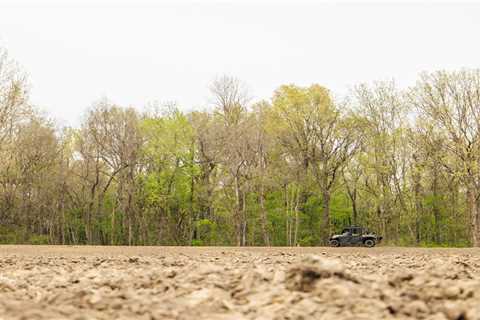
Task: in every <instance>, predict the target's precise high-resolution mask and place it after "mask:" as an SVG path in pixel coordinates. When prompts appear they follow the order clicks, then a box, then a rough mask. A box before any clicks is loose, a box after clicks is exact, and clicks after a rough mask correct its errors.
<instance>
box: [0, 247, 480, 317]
mask: <svg viewBox="0 0 480 320" xmlns="http://www.w3.org/2000/svg"><path fill="white" fill-rule="evenodd" d="M0 319H85V320H86V319H232V320H233V319H357V320H358V319H432V320H433V319H438V320H443V319H452V320H467V319H468V320H474V319H480V250H479V249H411V248H388V247H379V248H373V249H367V248H320V247H319V248H192V247H91V246H88V247H72V246H0Z"/></svg>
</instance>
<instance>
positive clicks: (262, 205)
mask: <svg viewBox="0 0 480 320" xmlns="http://www.w3.org/2000/svg"><path fill="white" fill-rule="evenodd" d="M259 202H260V221H261V224H262V235H263V244H264V245H265V246H267V247H269V246H270V237H269V235H268V230H267V220H268V218H267V209H266V208H265V188H264V186H263V183H262V184H261V185H260V195H259Z"/></svg>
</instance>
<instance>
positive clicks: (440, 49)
mask: <svg viewBox="0 0 480 320" xmlns="http://www.w3.org/2000/svg"><path fill="white" fill-rule="evenodd" d="M119 3H120V5H119ZM154 3H155V4H154ZM278 3H279V2H275V1H264V2H262V1H247V2H242V1H238V2H237V3H234V2H231V1H210V2H209V1H202V2H198V1H195V2H190V1H169V2H159V1H156V2H153V1H134V0H131V1H126V0H124V1H108V0H103V1H102V0H97V1H93V0H92V1H82V2H80V1H40V0H37V1H20V2H19V1H8V0H0V45H1V46H4V47H6V48H7V49H8V50H9V52H10V55H11V56H12V57H13V58H15V59H16V60H17V61H18V62H19V63H20V64H21V65H22V66H23V68H24V69H25V70H26V71H27V72H28V73H29V75H30V82H31V84H32V93H31V96H32V101H33V102H34V103H35V104H37V105H39V106H40V107H42V108H43V109H45V110H47V112H48V113H49V114H51V115H53V116H54V117H55V118H56V119H58V120H59V121H60V123H62V124H69V125H78V123H79V121H80V117H81V115H82V114H83V112H84V110H85V109H86V108H88V107H89V106H90V105H91V104H92V102H94V101H95V100H98V99H99V98H102V97H105V96H106V97H108V98H109V99H110V100H112V101H113V102H115V103H118V104H121V105H126V106H130V105H132V106H137V107H139V108H142V107H143V106H145V105H146V104H147V103H149V102H152V101H160V102H165V101H176V102H178V103H179V104H180V105H181V106H182V108H184V110H191V109H193V108H202V106H205V105H206V104H207V102H208V89H207V87H208V83H209V82H210V81H211V80H212V79H214V78H215V76H217V75H221V74H229V75H233V76H236V77H238V78H240V79H241V80H243V81H245V82H246V83H247V84H248V85H249V86H250V87H251V89H252V94H253V96H254V97H255V98H257V99H260V98H269V97H270V96H271V94H272V92H273V90H274V89H275V88H277V87H278V86H280V85H281V84H285V83H295V84H298V85H309V84H311V83H319V84H322V85H324V86H327V87H329V88H330V89H332V91H333V92H334V93H337V94H342V93H344V92H346V91H347V90H348V88H350V87H351V86H353V85H355V84H357V83H359V82H370V81H374V80H385V79H390V78H394V79H395V80H396V81H397V82H398V83H399V84H400V85H402V86H407V85H411V84H413V83H414V82H415V78H416V75H417V74H418V73H419V72H421V71H431V70H438V69H456V68H461V67H470V68H478V67H480V41H479V35H480V5H479V4H473V3H470V4H468V3H465V4H458V3H456V4H448V3H442V4H438V3H437V4H435V3H432V2H427V3H421V4H414V3H407V4H395V3H392V2H389V3H388V4H375V3H358V2H356V4H351V3H350V4H349V3H345V2H342V3H340V4H334V3H333V2H332V3H329V2H321V3H318V2H317V3H314V2H313V1H301V2H299V1H293V0H292V1H291V2H288V1H283V2H281V3H280V4H278ZM114 4H116V5H114Z"/></svg>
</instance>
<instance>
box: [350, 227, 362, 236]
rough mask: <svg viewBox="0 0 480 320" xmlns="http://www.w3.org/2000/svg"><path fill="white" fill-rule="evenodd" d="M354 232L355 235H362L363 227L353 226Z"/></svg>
mask: <svg viewBox="0 0 480 320" xmlns="http://www.w3.org/2000/svg"><path fill="white" fill-rule="evenodd" d="M352 233H353V235H354V236H360V235H362V229H361V228H353V230H352Z"/></svg>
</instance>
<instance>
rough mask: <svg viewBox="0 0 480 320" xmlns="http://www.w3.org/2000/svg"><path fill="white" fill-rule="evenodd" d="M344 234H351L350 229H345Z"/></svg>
mask: <svg viewBox="0 0 480 320" xmlns="http://www.w3.org/2000/svg"><path fill="white" fill-rule="evenodd" d="M342 234H350V229H343V230H342Z"/></svg>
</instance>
